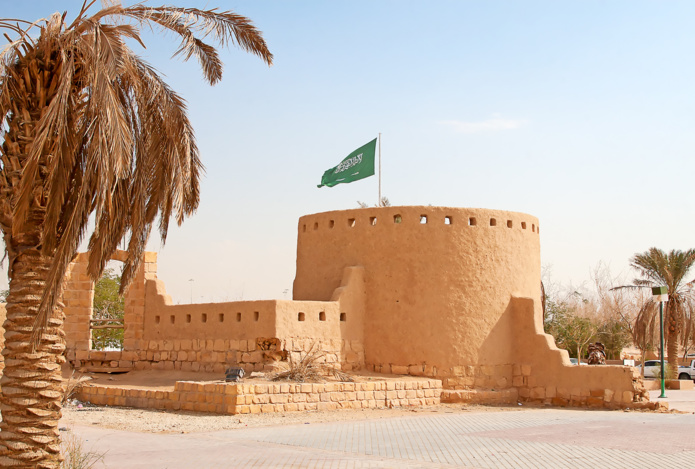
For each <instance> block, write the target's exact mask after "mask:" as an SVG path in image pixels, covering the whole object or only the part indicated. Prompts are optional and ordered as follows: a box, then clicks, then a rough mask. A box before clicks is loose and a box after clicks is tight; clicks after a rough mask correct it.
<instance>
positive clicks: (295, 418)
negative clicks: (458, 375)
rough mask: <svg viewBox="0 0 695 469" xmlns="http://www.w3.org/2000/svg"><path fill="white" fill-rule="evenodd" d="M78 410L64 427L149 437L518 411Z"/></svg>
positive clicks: (67, 414) (70, 409) (72, 408)
mask: <svg viewBox="0 0 695 469" xmlns="http://www.w3.org/2000/svg"><path fill="white" fill-rule="evenodd" d="M82 406H83V407H82V408H78V407H77V406H76V405H75V404H70V405H68V406H66V407H65V408H63V418H62V420H61V427H62V428H64V429H66V428H69V427H70V426H71V425H94V426H97V427H100V428H111V429H116V430H124V431H131V432H145V433H193V432H208V431H216V430H232V429H237V428H247V427H266V426H276V425H291V424H301V423H306V424H311V423H320V422H331V421H346V420H371V419H382V418H392V417H400V416H404V415H414V414H416V413H427V414H437V413H442V414H443V413H461V412H476V411H477V412H481V411H482V412H487V411H499V410H510V411H514V410H517V409H516V408H514V407H485V406H463V405H461V404H440V405H438V406H432V407H416V408H407V409H362V410H336V411H330V412H320V411H306V412H287V413H273V414H254V415H249V414H246V415H214V414H207V413H199V412H169V411H158V410H145V409H134V408H129V407H108V406H92V405H90V404H82Z"/></svg>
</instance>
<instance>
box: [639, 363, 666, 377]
mask: <svg viewBox="0 0 695 469" xmlns="http://www.w3.org/2000/svg"><path fill="white" fill-rule="evenodd" d="M664 365H665V364H664ZM635 368H637V369H638V370H640V372H641V371H642V365H641V364H640V365H637V366H636V367H635ZM659 376H661V360H647V361H646V362H644V377H645V378H657V377H659Z"/></svg>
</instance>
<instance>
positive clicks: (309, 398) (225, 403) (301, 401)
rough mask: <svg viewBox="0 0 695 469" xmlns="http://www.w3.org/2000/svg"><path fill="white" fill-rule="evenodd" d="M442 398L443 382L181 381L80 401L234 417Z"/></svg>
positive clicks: (83, 393) (101, 391)
mask: <svg viewBox="0 0 695 469" xmlns="http://www.w3.org/2000/svg"><path fill="white" fill-rule="evenodd" d="M441 393H442V382H441V381H439V380H434V379H409V380H402V381H401V380H389V381H369V382H357V383H347V382H338V383H283V382H279V383H268V382H255V383H225V382H219V381H216V382H197V381H177V382H176V384H175V385H174V388H173V390H161V389H158V390H152V389H134V388H126V387H118V386H104V385H97V384H86V385H84V386H83V387H82V388H81V390H80V391H79V393H78V394H77V399H80V400H83V401H86V402H91V403H92V404H97V405H109V406H126V407H137V408H145V409H162V410H188V411H195V412H209V413H216V414H232V415H234V414H256V413H268V412H297V411H305V410H337V409H366V408H391V407H404V406H427V405H437V404H439V403H440V396H441Z"/></svg>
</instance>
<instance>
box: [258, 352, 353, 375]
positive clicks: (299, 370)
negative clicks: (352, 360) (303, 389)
mask: <svg viewBox="0 0 695 469" xmlns="http://www.w3.org/2000/svg"><path fill="white" fill-rule="evenodd" d="M315 348H316V343H313V344H311V348H310V349H309V351H308V352H307V353H306V355H304V356H303V357H302V358H301V359H300V360H299V361H298V362H295V361H294V360H293V359H292V355H291V354H290V356H289V360H288V367H289V368H288V369H287V370H285V371H281V372H279V373H277V374H276V375H275V376H273V378H272V380H273V381H295V382H297V383H305V382H307V381H310V382H319V381H323V378H324V376H326V375H332V376H333V377H335V378H336V379H338V380H340V381H349V382H352V381H354V380H353V379H352V376H350V375H348V374H347V373H345V372H343V371H341V370H339V369H337V368H335V367H333V366H330V365H327V364H326V363H321V362H320V360H321V358H323V357H325V356H326V352H324V351H322V350H319V349H318V348H316V350H314V349H315Z"/></svg>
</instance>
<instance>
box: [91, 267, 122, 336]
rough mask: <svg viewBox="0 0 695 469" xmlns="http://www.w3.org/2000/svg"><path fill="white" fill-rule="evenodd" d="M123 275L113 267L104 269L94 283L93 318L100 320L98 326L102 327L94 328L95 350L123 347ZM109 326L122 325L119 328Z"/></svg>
mask: <svg viewBox="0 0 695 469" xmlns="http://www.w3.org/2000/svg"><path fill="white" fill-rule="evenodd" d="M120 287H121V276H120V275H118V274H116V272H114V270H113V269H106V270H104V274H103V275H102V276H101V278H99V280H98V281H97V282H96V283H95V284H94V303H93V311H94V313H93V316H92V317H93V319H96V320H99V323H98V324H97V326H101V327H103V328H102V329H93V330H92V348H93V349H94V350H105V349H118V350H121V349H122V348H123V309H124V304H125V301H124V298H123V296H122V295H120V294H119V293H118V292H119V290H120ZM109 326H120V327H118V328H115V327H109Z"/></svg>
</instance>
